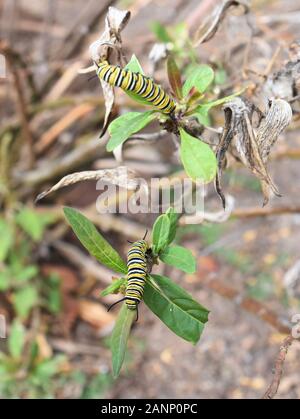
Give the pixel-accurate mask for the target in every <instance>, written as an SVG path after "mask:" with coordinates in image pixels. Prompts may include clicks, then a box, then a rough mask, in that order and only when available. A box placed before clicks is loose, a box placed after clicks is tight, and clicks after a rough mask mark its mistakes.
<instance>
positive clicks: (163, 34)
mask: <svg viewBox="0 0 300 419" xmlns="http://www.w3.org/2000/svg"><path fill="white" fill-rule="evenodd" d="M150 28H151V30H152V32H153V33H154V35H155V36H156V38H157V39H158V40H159V41H160V42H163V43H165V44H167V43H168V42H172V38H171V37H170V35H169V34H168V32H167V30H166V28H165V26H163V25H162V24H161V23H159V22H152V23H151V26H150Z"/></svg>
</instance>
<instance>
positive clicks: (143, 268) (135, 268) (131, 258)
mask: <svg viewBox="0 0 300 419" xmlns="http://www.w3.org/2000/svg"><path fill="white" fill-rule="evenodd" d="M146 234H147V232H146ZM146 234H145V236H144V237H146ZM149 250H150V249H149V245H148V243H147V242H146V241H145V240H144V239H143V240H139V241H136V242H134V243H133V245H132V246H131V247H130V249H129V251H128V255H127V268H128V271H127V287H126V292H125V297H124V298H122V299H121V300H119V301H117V302H116V303H114V304H112V305H111V306H110V307H109V308H108V311H109V310H110V309H111V308H112V307H113V306H114V305H116V304H118V303H120V302H121V301H125V303H126V305H127V307H128V308H129V309H130V310H138V304H139V303H140V302H141V300H142V298H143V294H144V287H145V281H146V276H147V252H149ZM137 318H138V311H137Z"/></svg>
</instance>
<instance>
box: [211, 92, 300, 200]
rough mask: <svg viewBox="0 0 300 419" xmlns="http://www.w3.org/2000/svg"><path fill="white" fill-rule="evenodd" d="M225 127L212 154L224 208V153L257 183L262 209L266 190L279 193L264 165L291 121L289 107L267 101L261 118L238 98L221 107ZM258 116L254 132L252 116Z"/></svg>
mask: <svg viewBox="0 0 300 419" xmlns="http://www.w3.org/2000/svg"><path fill="white" fill-rule="evenodd" d="M223 109H224V112H225V127H224V130H223V134H222V136H221V139H220V142H219V145H218V147H217V150H216V157H217V162H218V173H217V177H216V181H215V187H216V190H217V193H218V194H219V196H220V198H221V200H222V203H223V207H224V208H225V197H224V194H223V192H222V187H221V176H222V169H223V167H224V163H225V158H226V153H227V151H230V153H231V154H232V155H233V156H234V157H236V158H238V159H239V160H240V161H241V162H242V163H243V164H244V165H245V166H246V167H248V168H249V169H250V170H251V172H252V173H253V174H254V175H255V176H257V177H258V178H259V179H260V181H261V186H262V191H263V195H264V205H266V203H267V202H268V200H269V196H270V190H272V191H273V193H274V194H275V195H277V196H280V194H279V191H278V189H277V187H276V185H274V183H273V180H272V179H271V177H270V175H269V173H268V170H267V167H266V164H267V160H268V156H269V154H270V150H271V147H272V146H273V144H274V143H275V142H276V140H277V139H278V137H279V135H280V133H281V132H282V131H283V130H284V129H285V128H286V127H287V126H288V124H289V123H290V121H291V119H292V110H291V107H290V105H289V104H288V103H287V102H285V101H284V100H282V99H274V100H271V101H270V108H269V109H268V111H267V114H266V115H265V116H264V114H263V113H262V112H261V111H260V110H259V109H258V108H257V107H256V106H255V105H254V104H253V103H251V102H250V101H249V100H247V99H245V98H242V97H239V98H235V99H234V100H232V101H230V102H228V103H227V104H226V105H225V106H224V107H223ZM255 113H256V114H257V115H258V119H259V122H258V128H257V130H256V129H255V128H254V121H253V119H254V118H253V116H254V114H255Z"/></svg>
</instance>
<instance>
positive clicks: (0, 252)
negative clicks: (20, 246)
mask: <svg viewBox="0 0 300 419" xmlns="http://www.w3.org/2000/svg"><path fill="white" fill-rule="evenodd" d="M0 237H1V240H0V261H3V260H5V258H6V256H7V254H8V252H9V250H10V249H11V248H12V245H13V243H14V228H13V226H12V225H10V224H8V222H7V221H5V220H3V219H2V218H0Z"/></svg>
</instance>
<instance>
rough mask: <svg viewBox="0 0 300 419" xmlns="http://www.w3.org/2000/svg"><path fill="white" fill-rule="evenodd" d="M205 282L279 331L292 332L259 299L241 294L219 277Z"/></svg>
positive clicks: (208, 286)
mask: <svg viewBox="0 0 300 419" xmlns="http://www.w3.org/2000/svg"><path fill="white" fill-rule="evenodd" d="M203 283H204V286H206V287H207V288H209V289H211V290H212V291H214V292H216V293H217V294H219V295H221V296H222V297H225V298H227V299H228V300H232V301H234V302H235V303H236V304H237V305H238V306H239V307H241V308H242V309H243V310H245V311H247V312H248V313H251V314H254V315H255V316H257V317H259V318H260V319H261V320H263V321H264V322H265V323H267V324H269V325H270V326H272V327H274V328H275V329H276V330H278V332H279V333H283V334H290V328H289V327H288V326H287V325H286V324H285V323H284V322H283V321H282V320H280V319H279V318H278V316H277V315H276V313H275V312H273V311H272V310H270V309H269V308H267V307H266V306H265V305H263V304H262V303H260V302H259V301H256V300H254V299H253V298H250V297H244V296H242V295H240V293H239V291H238V290H237V289H235V288H233V287H231V286H229V285H227V284H226V283H225V282H224V281H221V280H219V279H210V280H204V281H203Z"/></svg>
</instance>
